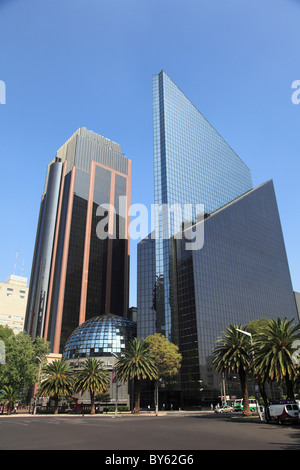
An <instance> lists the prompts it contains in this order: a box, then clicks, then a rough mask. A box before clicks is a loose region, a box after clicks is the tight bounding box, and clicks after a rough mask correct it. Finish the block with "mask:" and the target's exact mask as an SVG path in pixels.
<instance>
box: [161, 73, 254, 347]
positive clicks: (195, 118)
mask: <svg viewBox="0 0 300 470" xmlns="http://www.w3.org/2000/svg"><path fill="white" fill-rule="evenodd" d="M152 87H153V146H154V199H155V204H157V205H162V204H167V205H168V206H169V207H171V206H172V205H174V204H178V205H180V206H181V207H182V212H181V214H179V215H175V217H174V220H173V221H172V224H171V227H170V234H171V235H173V234H174V231H173V230H174V227H178V226H180V224H181V223H182V221H183V214H184V205H185V204H191V205H192V222H195V221H196V220H197V219H196V218H197V214H196V205H197V204H203V205H204V212H205V213H206V214H210V213H211V212H213V211H215V210H216V209H218V208H220V207H222V206H224V205H225V204H227V203H228V202H229V201H231V200H232V199H234V198H236V197H238V196H240V195H241V194H243V193H245V192H246V191H248V190H250V189H252V177H251V173H250V170H249V168H248V167H247V166H246V165H245V163H244V162H243V161H242V160H241V159H240V158H239V157H238V156H237V155H236V153H235V152H234V151H233V150H232V149H231V147H230V146H229V145H228V144H227V143H226V142H225V141H224V139H223V138H222V137H221V136H220V135H219V134H218V133H217V131H216V130H215V129H214V128H213V126H211V124H209V122H208V121H207V120H206V119H205V118H204V117H203V115H202V114H201V113H200V112H199V111H198V110H197V109H196V107H195V106H194V105H193V104H192V103H191V101H190V100H189V99H188V98H187V97H186V96H185V95H184V94H183V93H182V91H181V90H180V89H179V88H178V87H177V86H176V85H175V83H174V82H173V81H172V80H171V79H170V77H168V75H167V74H166V73H165V72H164V71H162V72H160V73H159V74H158V75H154V76H153V85H152ZM176 217H180V220H176ZM158 226H159V229H158V230H159V236H158V237H157V241H156V246H155V250H156V254H155V263H156V268H155V269H156V279H157V280H159V282H160V284H161V283H163V288H164V296H163V299H164V300H163V301H161V302H158V303H157V309H156V314H157V317H159V320H158V321H159V322H160V324H161V329H162V331H163V333H164V334H165V336H166V337H167V338H168V339H170V340H172V341H173V342H175V343H176V344H178V341H179V332H178V328H177V327H176V325H177V324H178V321H177V316H178V306H177V302H176V298H177V292H176V290H177V285H176V266H175V265H174V263H173V259H174V257H173V255H172V245H170V243H169V240H166V239H165V240H163V239H162V222H161V221H160V222H159V223H158ZM156 230H157V227H156Z"/></svg>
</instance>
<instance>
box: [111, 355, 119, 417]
mask: <svg viewBox="0 0 300 470" xmlns="http://www.w3.org/2000/svg"><path fill="white" fill-rule="evenodd" d="M111 354H112V355H113V356H115V358H116V359H119V358H118V356H117V355H116V354H115V353H114V352H112V351H111ZM114 369H115V378H116V404H115V414H117V413H118V387H119V386H118V375H117V368H116V367H115V368H114Z"/></svg>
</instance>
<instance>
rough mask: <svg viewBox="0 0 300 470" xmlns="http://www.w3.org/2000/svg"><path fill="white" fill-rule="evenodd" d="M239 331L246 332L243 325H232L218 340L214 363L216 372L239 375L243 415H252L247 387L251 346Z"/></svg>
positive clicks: (214, 352)
mask: <svg viewBox="0 0 300 470" xmlns="http://www.w3.org/2000/svg"><path fill="white" fill-rule="evenodd" d="M237 329H240V330H245V327H242V325H234V326H233V325H230V326H229V327H227V328H226V331H225V332H223V336H222V337H220V338H218V339H217V341H216V343H220V344H219V345H217V346H216V347H215V348H214V349H213V363H214V364H216V365H215V371H216V372H222V373H225V372H236V373H237V374H239V377H240V382H241V387H242V396H243V414H244V415H245V416H247V415H251V411H250V406H249V395H248V387H247V372H248V371H249V370H250V366H251V344H250V339H249V337H248V336H247V335H245V334H243V333H240V332H239V331H237Z"/></svg>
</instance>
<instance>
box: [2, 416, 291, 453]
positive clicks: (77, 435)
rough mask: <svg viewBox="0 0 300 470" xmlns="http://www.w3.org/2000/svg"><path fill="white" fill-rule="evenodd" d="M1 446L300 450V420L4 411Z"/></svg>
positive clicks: (30, 448) (102, 448)
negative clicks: (277, 421) (280, 422)
mask: <svg viewBox="0 0 300 470" xmlns="http://www.w3.org/2000/svg"><path fill="white" fill-rule="evenodd" d="M0 450H103V451H105V453H106V454H107V455H112V454H113V453H112V452H111V451H114V455H115V454H116V453H117V451H121V450H126V451H132V452H133V451H142V450H148V451H152V450H155V451H164V450H177V451H178V450H180V451H198V450H300V424H298V425H283V426H279V425H277V424H265V423H262V422H260V421H259V420H258V418H256V417H255V418H254V417H251V418H243V417H242V416H241V415H238V414H232V415H217V414H215V413H198V414H196V413H195V414H194V413H190V414H185V413H182V414H179V413H175V412H174V413H173V414H172V415H162V416H158V417H156V416H154V415H152V414H151V415H150V414H148V415H147V414H145V415H140V416H135V415H128V416H123V415H118V416H114V415H106V416H103V415H100V416H99V415H98V416H97V415H96V416H63V415H59V416H39V415H36V416H30V415H27V416H26V415H20V416H19V415H14V416H0ZM133 454H134V453H133ZM195 455H196V452H195Z"/></svg>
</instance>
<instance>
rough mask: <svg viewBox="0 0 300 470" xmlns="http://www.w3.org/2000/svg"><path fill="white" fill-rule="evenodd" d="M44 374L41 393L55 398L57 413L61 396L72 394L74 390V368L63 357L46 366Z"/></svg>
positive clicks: (55, 410)
mask: <svg viewBox="0 0 300 470" xmlns="http://www.w3.org/2000/svg"><path fill="white" fill-rule="evenodd" d="M42 374H43V378H42V382H41V386H40V392H39V395H40V396H42V397H52V398H53V399H54V414H57V413H58V401H59V399H60V397H62V396H70V395H71V394H72V392H73V386H74V376H73V369H72V368H71V366H70V365H69V364H68V363H67V362H65V361H64V359H61V360H55V361H53V362H51V363H50V364H47V365H46V366H44V367H43V369H42Z"/></svg>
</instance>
